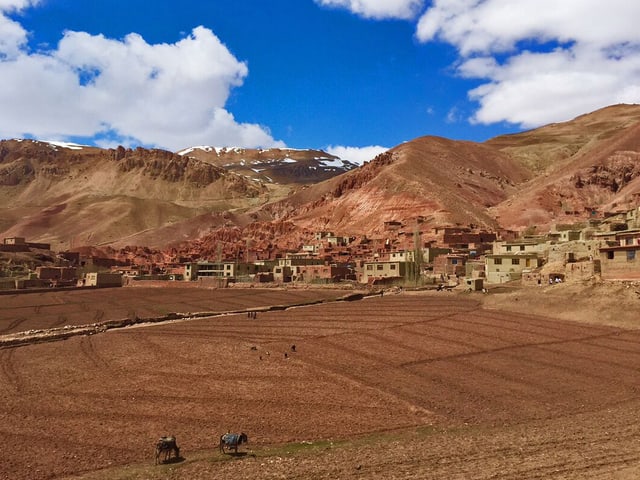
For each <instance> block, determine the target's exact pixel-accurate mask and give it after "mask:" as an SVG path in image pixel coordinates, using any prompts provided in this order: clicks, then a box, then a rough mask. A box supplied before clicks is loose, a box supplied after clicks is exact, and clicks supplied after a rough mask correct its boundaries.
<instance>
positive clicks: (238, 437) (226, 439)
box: [220, 433, 249, 453]
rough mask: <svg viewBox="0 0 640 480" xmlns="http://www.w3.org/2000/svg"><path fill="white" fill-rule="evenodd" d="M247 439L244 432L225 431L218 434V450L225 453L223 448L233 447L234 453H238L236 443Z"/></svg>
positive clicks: (239, 443) (245, 441)
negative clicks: (222, 433)
mask: <svg viewBox="0 0 640 480" xmlns="http://www.w3.org/2000/svg"><path fill="white" fill-rule="evenodd" d="M248 441H249V438H248V437H247V434H246V433H225V434H224V435H221V436H220V451H221V452H222V453H226V452H225V451H224V449H225V448H227V449H228V450H231V449H233V451H234V452H235V453H238V445H241V444H243V443H247V442H248Z"/></svg>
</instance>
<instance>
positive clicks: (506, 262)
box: [485, 252, 542, 283]
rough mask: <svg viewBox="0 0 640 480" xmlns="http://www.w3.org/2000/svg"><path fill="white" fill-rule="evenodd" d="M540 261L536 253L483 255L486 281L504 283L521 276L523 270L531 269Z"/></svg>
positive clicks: (518, 278) (536, 266)
mask: <svg viewBox="0 0 640 480" xmlns="http://www.w3.org/2000/svg"><path fill="white" fill-rule="evenodd" d="M541 263H542V261H541V259H540V258H538V255H537V254H536V253H521V252H518V253H500V254H491V255H487V256H486V257H485V275H486V279H487V283H506V282H510V281H513V280H520V279H521V278H522V272H523V270H533V269H536V268H538V267H539V266H540V265H541Z"/></svg>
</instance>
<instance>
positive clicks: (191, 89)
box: [0, 0, 284, 150]
mask: <svg viewBox="0 0 640 480" xmlns="http://www.w3.org/2000/svg"><path fill="white" fill-rule="evenodd" d="M33 4H35V2H33V1H29V0H22V1H18V0H0V78H2V83H3V88H2V89H1V90H0V109H1V110H2V113H3V114H2V115H1V116H0V136H2V137H21V136H34V137H36V138H44V137H46V138H57V139H64V138H65V137H70V136H74V137H87V138H91V137H93V136H96V135H97V136H98V137H99V136H100V135H102V136H109V137H110V140H109V142H112V143H113V142H115V141H118V140H119V139H122V140H123V141H125V142H127V143H131V142H137V143H142V144H145V145H154V146H160V147H163V148H168V149H171V150H177V149H180V148H183V147H185V146H190V145H199V144H210V145H221V146H223V145H238V146H244V147H272V146H280V147H281V146H284V144H283V143H282V142H279V141H276V140H274V139H273V137H272V136H271V134H270V133H269V131H268V129H266V128H265V127H262V126H260V125H255V124H247V123H239V122H237V121H236V120H235V118H234V117H233V115H232V114H231V113H230V112H228V111H227V110H225V104H226V102H227V99H228V98H229V94H230V91H231V89H232V88H234V87H238V86H240V85H242V83H243V80H244V78H245V77H246V76H247V74H248V68H247V65H246V63H244V62H240V61H238V60H237V59H236V58H235V57H234V56H233V55H232V54H231V53H230V52H229V50H228V49H227V48H226V46H225V45H223V44H222V42H221V41H220V40H219V39H218V38H217V37H216V35H215V34H214V33H213V32H212V31H211V30H209V29H207V28H204V27H197V28H195V29H194V30H193V31H192V32H191V34H190V35H188V36H187V37H185V38H183V39H182V40H180V41H178V42H176V43H173V44H156V45H150V44H148V43H147V42H146V41H145V40H144V39H143V38H142V37H141V36H140V35H137V34H135V33H132V34H130V35H127V36H126V37H125V38H124V39H122V40H114V39H109V38H105V37H104V36H102V35H90V34H88V33H85V32H72V31H70V32H66V33H65V34H64V36H63V37H62V39H61V40H60V42H59V44H58V45H57V48H55V49H52V50H50V51H47V52H40V53H31V52H29V51H27V48H26V38H27V34H26V32H25V31H24V29H23V28H22V26H20V25H19V24H18V23H17V22H15V21H13V20H10V19H9V18H8V17H7V15H6V14H3V12H9V11H10V10H11V9H13V10H17V9H20V8H24V7H26V6H29V5H33ZM5 26H9V27H11V28H8V29H6V28H4V27H5Z"/></svg>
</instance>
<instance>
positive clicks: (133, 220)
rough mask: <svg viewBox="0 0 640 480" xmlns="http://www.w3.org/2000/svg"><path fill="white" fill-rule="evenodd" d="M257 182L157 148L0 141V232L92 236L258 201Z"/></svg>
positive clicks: (78, 240) (59, 240)
mask: <svg viewBox="0 0 640 480" xmlns="http://www.w3.org/2000/svg"><path fill="white" fill-rule="evenodd" d="M266 198H268V197H267V190H266V188H265V187H264V186H263V185H262V184H261V183H259V182H255V181H252V180H249V179H246V178H244V177H242V176H239V175H235V174H233V173H230V172H227V171H226V170H224V169H221V168H219V167H216V166H214V165H210V164H207V163H205V162H201V161H198V160H195V159H190V158H185V157H181V156H179V155H175V154H173V153H171V152H166V151H163V150H146V149H141V148H139V149H136V150H127V149H124V148H122V147H119V148H118V149H115V150H113V149H112V150H102V149H99V148H91V147H74V148H68V147H60V146H58V145H55V144H51V143H46V142H36V141H30V140H24V141H18V140H7V141H2V142H0V200H1V201H2V205H4V208H2V210H1V215H0V218H1V219H2V220H1V221H0V232H1V233H0V234H1V235H3V236H4V237H9V236H23V237H27V238H30V239H34V240H36V239H37V240H39V241H44V242H50V243H53V244H54V245H55V247H56V248H60V247H69V246H73V245H75V246H77V245H84V244H100V243H105V242H110V241H114V240H120V239H122V238H124V237H127V236H130V235H133V234H135V233H136V232H140V231H145V230H149V229H156V228H158V227H161V226H163V225H167V224H171V223H175V222H180V221H183V220H184V219H187V218H191V217H194V216H197V215H200V214H202V213H204V212H207V211H226V210H230V209H234V208H239V207H243V208H244V207H246V205H247V204H250V203H259V202H261V201H265V199H266Z"/></svg>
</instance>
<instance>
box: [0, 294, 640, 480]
mask: <svg viewBox="0 0 640 480" xmlns="http://www.w3.org/2000/svg"><path fill="white" fill-rule="evenodd" d="M243 298H244V300H240V299H239V297H238V302H240V304H241V303H242V301H246V302H250V303H251V302H255V301H256V300H255V298H256V297H255V296H246V297H243ZM278 303H284V302H283V301H278ZM251 306H255V304H254V303H251ZM292 344H295V345H296V351H295V352H292V351H291V345H292ZM253 347H255V349H252V348H253ZM285 352H286V353H287V358H285V356H284V353H285ZM261 358H262V359H261ZM639 365H640V331H634V330H626V329H623V328H617V327H611V326H600V325H586V324H578V323H572V322H568V321H561V320H556V319H552V318H546V317H539V316H534V315H526V314H522V313H505V312H501V311H493V310H484V309H483V308H482V307H481V304H480V302H479V299H478V297H477V296H470V295H467V296H464V295H456V294H452V293H439V294H416V295H412V294H408V293H405V294H400V295H385V296H384V297H382V298H380V297H375V298H368V299H365V300H362V301H357V302H339V303H328V304H322V305H314V306H309V307H301V308H294V309H290V310H286V311H277V312H261V313H259V314H258V318H257V319H249V318H247V316H246V315H244V314H236V315H229V316H221V317H214V318H210V319H201V320H193V321H188V322H178V323H169V324H163V325H154V326H151V327H149V328H128V329H122V330H118V331H108V332H106V333H104V334H99V335H93V336H83V337H75V338H71V339H68V340H65V341H61V342H52V343H45V344H37V345H32V346H26V347H19V348H7V349H2V350H0V367H1V369H0V385H2V387H3V388H2V390H1V392H0V419H1V422H0V425H1V427H0V428H1V429H2V433H3V434H4V438H5V439H8V445H7V444H6V442H5V448H7V449H8V451H10V452H12V454H11V455H8V456H6V457H5V460H4V462H2V464H0V478H7V479H9V478H11V479H45V478H67V477H73V478H78V476H79V475H81V474H83V473H84V477H83V478H94V479H107V478H129V479H131V478H140V479H142V478H158V479H159V478H182V479H198V478H227V477H228V476H235V477H236V478H352V477H355V478H385V479H386V478H416V479H418V478H447V479H449V478H461V479H462V478H464V479H467V478H482V479H484V478H486V479H488V478H513V479H516V478H518V479H519V478H576V479H578V478H603V479H615V478H619V479H623V478H624V479H627V478H629V479H631V478H637V476H638V473H640V424H639V422H638V420H639V418H638V416H639V413H638V412H640V400H639V399H638V386H640V368H639ZM228 430H231V431H240V430H243V431H246V432H247V433H248V434H249V437H250V442H251V443H250V448H251V449H252V450H253V452H254V453H255V454H256V455H257V458H253V457H251V456H246V457H238V458H236V459H233V460H234V461H228V460H229V459H228V458H223V457H221V455H220V454H219V453H217V452H216V451H215V449H214V444H215V443H216V442H217V437H218V436H219V435H220V434H221V433H223V432H226V431H228ZM166 433H173V434H175V435H176V436H177V438H178V440H179V443H180V444H181V448H182V452H183V455H184V457H185V461H183V462H180V463H176V464H172V465H164V466H159V467H154V466H153V465H151V463H152V458H151V453H152V449H153V444H154V441H155V440H156V439H157V437H158V436H160V435H162V434H166ZM321 440H332V441H336V442H337V441H346V443H340V444H335V445H333V446H331V445H330V444H322V445H324V447H322V448H320V447H318V448H312V447H308V448H307V447H304V448H302V447H300V445H303V446H304V445H306V444H305V443H300V442H318V441H321ZM292 442H294V443H298V448H297V449H294V447H293V446H292V447H291V450H294V451H292V452H290V453H286V452H287V448H289V447H286V446H285V447H282V448H284V450H277V448H279V447H278V446H279V445H289V444H292ZM100 469H107V470H102V471H100ZM91 472H93V473H91Z"/></svg>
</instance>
